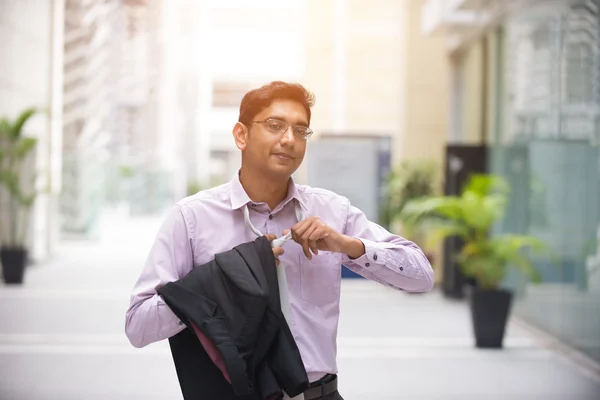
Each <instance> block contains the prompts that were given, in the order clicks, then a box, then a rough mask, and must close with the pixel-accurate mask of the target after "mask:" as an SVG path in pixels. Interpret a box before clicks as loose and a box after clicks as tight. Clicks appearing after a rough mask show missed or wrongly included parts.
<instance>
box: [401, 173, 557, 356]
mask: <svg viewBox="0 0 600 400" xmlns="http://www.w3.org/2000/svg"><path fill="white" fill-rule="evenodd" d="M509 193H510V188H509V186H508V184H507V183H506V181H505V180H504V179H503V178H501V177H499V176H494V175H483V174H476V175H472V176H471V178H470V179H469V181H468V182H467V184H466V186H465V188H464V190H463V191H462V193H461V195H460V196H437V197H429V198H424V199H417V200H413V201H410V202H409V203H408V204H407V205H406V206H405V207H404V209H403V211H402V218H403V219H405V220H407V221H410V222H411V223H417V222H418V223H419V224H420V226H422V227H424V228H425V229H426V230H427V231H429V232H430V233H431V234H432V235H433V238H434V239H437V240H441V239H443V238H445V237H448V236H459V237H460V238H461V239H462V240H463V241H464V246H463V247H462V249H461V250H460V252H459V253H458V254H456V255H455V256H456V257H457V262H458V263H459V265H460V267H461V269H462V270H463V272H464V274H465V275H466V276H468V277H472V278H474V279H475V282H476V286H475V288H474V289H473V292H472V293H471V296H470V306H471V316H472V322H473V328H474V333H475V340H476V346H477V347H480V348H501V347H502V343H503V339H504V332H505V327H506V321H507V318H508V314H509V311H510V306H511V301H512V295H513V294H512V292H511V291H509V290H507V289H504V288H501V286H500V285H501V283H502V281H503V279H504V277H505V276H506V273H507V271H508V268H510V267H515V268H518V269H519V270H520V271H522V272H523V273H524V274H525V275H526V276H528V277H529V278H530V279H531V280H532V281H533V282H538V281H539V279H540V277H539V273H538V271H537V270H536V269H535V268H534V266H533V265H532V263H531V259H530V254H528V250H530V251H533V252H539V251H541V250H542V249H544V247H545V246H544V245H543V243H542V242H541V241H540V240H538V239H536V238H535V237H532V236H526V235H513V234H499V235H492V234H491V231H492V228H493V227H494V225H495V223H496V222H498V221H499V220H500V219H501V218H502V216H503V214H504V210H505V208H506V205H507V202H508V196H509Z"/></svg>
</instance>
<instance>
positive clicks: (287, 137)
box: [281, 126, 296, 145]
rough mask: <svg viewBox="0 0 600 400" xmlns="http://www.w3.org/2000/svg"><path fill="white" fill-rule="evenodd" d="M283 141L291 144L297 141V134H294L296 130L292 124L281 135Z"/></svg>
mask: <svg viewBox="0 0 600 400" xmlns="http://www.w3.org/2000/svg"><path fill="white" fill-rule="evenodd" d="M281 141H282V142H284V143H289V144H291V145H293V144H294V143H296V135H294V130H293V129H292V127H291V126H288V127H287V129H286V130H285V132H283V135H281Z"/></svg>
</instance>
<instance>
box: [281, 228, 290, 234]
mask: <svg viewBox="0 0 600 400" xmlns="http://www.w3.org/2000/svg"><path fill="white" fill-rule="evenodd" d="M282 233H283V234H284V235H287V234H288V233H290V230H289V229H286V230H284V231H283V232H282Z"/></svg>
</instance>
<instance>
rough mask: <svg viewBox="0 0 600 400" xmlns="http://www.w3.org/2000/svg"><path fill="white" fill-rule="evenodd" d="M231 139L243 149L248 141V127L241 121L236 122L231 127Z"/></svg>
mask: <svg viewBox="0 0 600 400" xmlns="http://www.w3.org/2000/svg"><path fill="white" fill-rule="evenodd" d="M233 139H234V140H235V145H236V146H237V148H238V149H240V150H242V151H244V150H245V149H246V145H247V142H248V128H247V127H246V125H244V124H242V123H241V122H236V123H235V126H234V127H233Z"/></svg>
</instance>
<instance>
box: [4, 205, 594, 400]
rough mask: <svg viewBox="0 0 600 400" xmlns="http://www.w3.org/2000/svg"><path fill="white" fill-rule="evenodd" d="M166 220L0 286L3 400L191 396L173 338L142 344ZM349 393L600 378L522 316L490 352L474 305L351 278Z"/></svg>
mask: <svg viewBox="0 0 600 400" xmlns="http://www.w3.org/2000/svg"><path fill="white" fill-rule="evenodd" d="M159 225H160V218H156V217H154V218H140V217H136V218H135V219H133V220H132V219H124V218H123V217H122V216H112V217H111V218H108V219H107V220H106V223H105V224H104V225H103V226H102V230H101V232H102V234H101V235H100V239H99V240H96V241H76V240H69V241H66V242H63V243H62V244H61V246H60V248H59V249H58V251H57V252H56V254H55V256H54V257H53V258H52V260H50V261H48V262H46V263H44V264H40V265H33V266H31V267H29V268H28V270H27V273H26V277H25V279H26V281H25V283H24V284H23V285H21V286H16V287H15V286H6V285H4V286H3V284H0V400H100V399H103V400H105V399H107V400H125V399H127V400H137V399H140V400H141V399H144V400H151V399H162V400H171V399H172V400H175V399H181V398H182V396H181V392H180V390H179V386H178V382H177V378H176V375H175V370H174V367H173V362H172V359H171V356H170V353H169V349H168V343H167V342H160V343H155V344H152V345H149V346H147V347H145V348H143V349H136V348H134V347H132V346H131V345H130V344H129V342H128V341H127V338H126V337H125V334H124V322H125V310H126V308H127V305H128V302H129V293H130V290H131V288H132V286H133V284H134V282H135V280H136V278H137V275H138V274H139V271H140V268H141V265H142V263H143V261H144V258H145V256H146V252H147V250H148V247H149V245H150V243H151V242H152V240H153V238H154V235H155V232H156V230H157V229H158V226H159ZM338 363H339V376H340V392H341V394H342V395H343V396H344V399H346V400H377V399H381V400H384V399H385V400H392V399H419V400H433V399H436V400H437V399H441V400H444V399H448V400H455V399H456V400H458V399H461V400H471V399H510V400H517V399H518V400H530V399H532V400H533V399H546V400H548V399H552V400H584V399H585V400H599V399H600V376H598V375H597V374H594V373H591V372H589V371H588V370H586V369H583V368H581V367H580V366H578V365H577V364H575V363H573V362H572V361H571V359H570V358H567V357H565V355H564V353H561V352H557V351H555V350H553V349H552V348H549V347H548V346H547V341H546V340H544V339H543V338H542V337H539V336H538V335H536V334H535V333H534V332H533V331H531V330H529V329H527V328H526V327H525V326H523V325H522V324H520V323H519V322H518V321H515V320H511V321H510V322H509V325H508V328H507V336H506V339H505V348H504V349H502V350H479V349H476V348H475V347H474V345H473V337H472V332H471V322H470V316H469V311H468V308H467V305H466V303H465V302H463V301H451V300H448V299H445V298H444V297H443V296H442V295H441V294H440V292H439V291H437V290H434V291H432V292H430V293H427V294H407V293H402V292H396V291H393V290H391V289H389V288H387V287H383V286H381V285H378V284H375V283H372V282H369V281H366V280H362V279H361V280H356V279H350V280H344V282H343V285H342V301H341V317H340V327H339V339H338Z"/></svg>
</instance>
